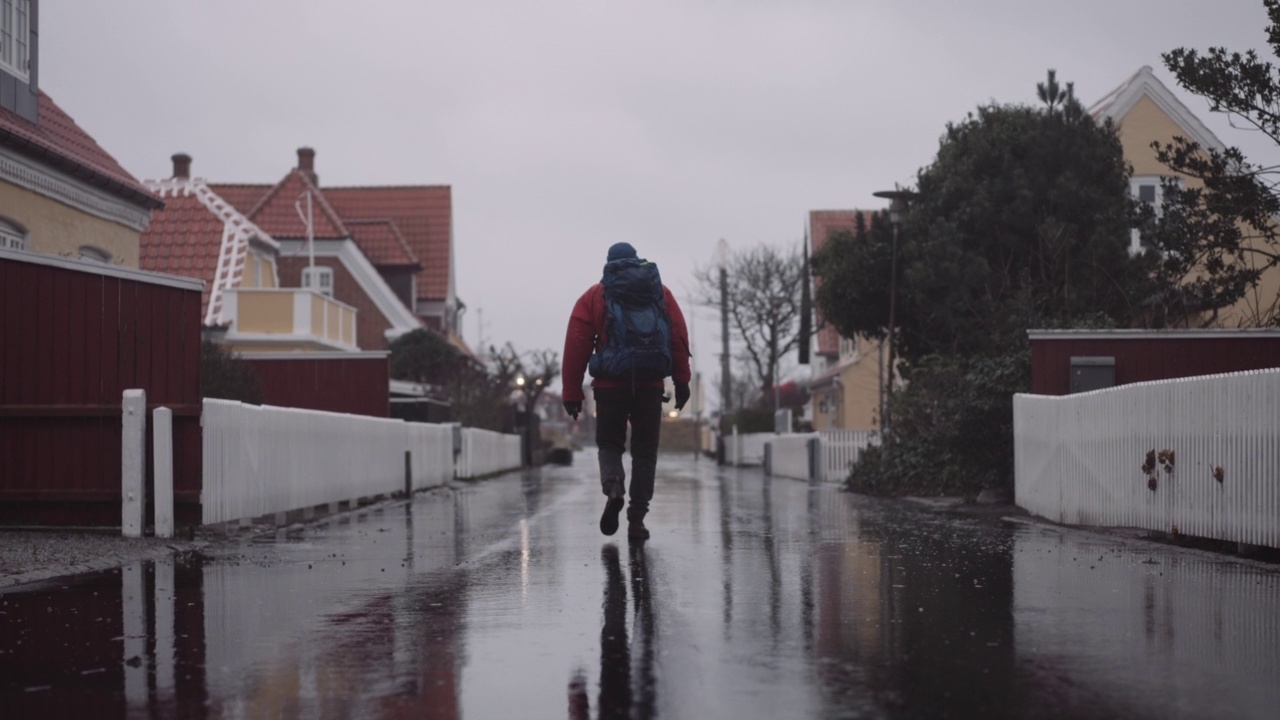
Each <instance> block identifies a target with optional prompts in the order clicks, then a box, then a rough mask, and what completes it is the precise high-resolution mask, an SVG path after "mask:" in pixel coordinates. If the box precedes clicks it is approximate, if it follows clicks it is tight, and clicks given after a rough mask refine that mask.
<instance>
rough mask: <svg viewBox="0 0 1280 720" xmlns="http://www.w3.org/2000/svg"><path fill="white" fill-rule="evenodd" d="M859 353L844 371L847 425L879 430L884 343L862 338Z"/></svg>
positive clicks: (850, 428)
mask: <svg viewBox="0 0 1280 720" xmlns="http://www.w3.org/2000/svg"><path fill="white" fill-rule="evenodd" d="M858 355H859V358H858V361H857V362H856V363H853V364H851V365H849V366H848V367H846V368H845V369H844V371H843V372H841V373H840V381H841V384H842V385H843V386H844V398H843V408H842V409H843V411H844V417H843V418H842V420H843V428H844V429H845V430H875V429H878V428H879V427H880V422H879V420H878V416H879V414H880V343H879V342H878V341H875V340H868V339H866V338H861V337H860V338H858Z"/></svg>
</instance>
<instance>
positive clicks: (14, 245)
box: [0, 217, 27, 250]
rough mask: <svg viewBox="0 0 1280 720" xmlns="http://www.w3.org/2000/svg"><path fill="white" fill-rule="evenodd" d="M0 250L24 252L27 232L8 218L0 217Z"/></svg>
mask: <svg viewBox="0 0 1280 720" xmlns="http://www.w3.org/2000/svg"><path fill="white" fill-rule="evenodd" d="M0 248H4V249H6V250H26V249H27V230H26V228H24V227H22V226H21V225H19V224H18V223H16V222H14V221H12V220H9V219H8V218H2V217H0Z"/></svg>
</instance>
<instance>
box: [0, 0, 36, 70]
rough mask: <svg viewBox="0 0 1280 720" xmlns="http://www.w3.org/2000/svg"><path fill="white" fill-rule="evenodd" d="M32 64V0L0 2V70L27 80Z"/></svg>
mask: <svg viewBox="0 0 1280 720" xmlns="http://www.w3.org/2000/svg"><path fill="white" fill-rule="evenodd" d="M30 64H31V0H0V69H3V70H5V71H6V72H8V73H10V74H11V75H14V76H16V77H17V78H18V79H19V80H23V81H25V80H27V78H28V72H29V71H30Z"/></svg>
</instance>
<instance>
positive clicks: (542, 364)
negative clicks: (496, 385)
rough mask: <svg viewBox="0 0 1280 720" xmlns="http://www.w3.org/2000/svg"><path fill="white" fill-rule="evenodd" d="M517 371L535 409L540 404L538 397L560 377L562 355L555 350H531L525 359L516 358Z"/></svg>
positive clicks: (525, 355)
mask: <svg viewBox="0 0 1280 720" xmlns="http://www.w3.org/2000/svg"><path fill="white" fill-rule="evenodd" d="M507 347H508V348H509V347H510V345H508V346H507ZM512 352H514V350H513V351H512ZM516 369H517V371H518V373H519V375H520V376H521V377H523V378H524V385H523V387H522V388H521V389H522V390H523V391H524V393H525V394H526V395H527V396H528V398H529V406H530V407H534V406H536V405H537V404H538V397H539V396H541V395H542V393H543V392H544V391H545V390H546V389H547V386H549V385H550V384H551V381H552V380H555V379H556V377H558V376H559V375H560V353H558V352H556V351H554V350H530V351H529V352H527V353H525V354H524V356H523V357H521V358H516Z"/></svg>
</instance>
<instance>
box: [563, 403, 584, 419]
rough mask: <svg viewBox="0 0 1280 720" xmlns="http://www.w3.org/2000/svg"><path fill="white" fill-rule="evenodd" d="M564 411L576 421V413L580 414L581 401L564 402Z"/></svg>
mask: <svg viewBox="0 0 1280 720" xmlns="http://www.w3.org/2000/svg"><path fill="white" fill-rule="evenodd" d="M564 411H565V412H567V413H569V414H570V415H572V416H573V419H574V420H577V419H578V413H580V412H582V401H581V400H565V401H564Z"/></svg>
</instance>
